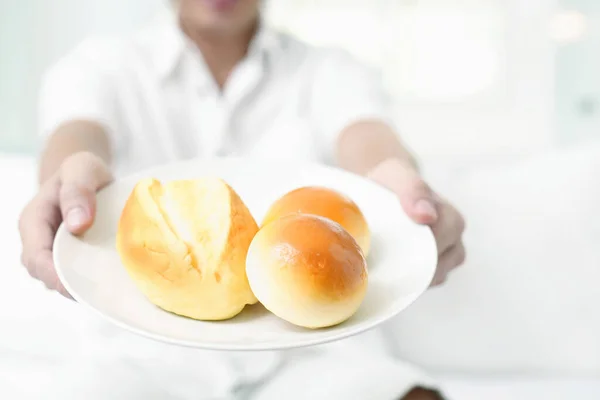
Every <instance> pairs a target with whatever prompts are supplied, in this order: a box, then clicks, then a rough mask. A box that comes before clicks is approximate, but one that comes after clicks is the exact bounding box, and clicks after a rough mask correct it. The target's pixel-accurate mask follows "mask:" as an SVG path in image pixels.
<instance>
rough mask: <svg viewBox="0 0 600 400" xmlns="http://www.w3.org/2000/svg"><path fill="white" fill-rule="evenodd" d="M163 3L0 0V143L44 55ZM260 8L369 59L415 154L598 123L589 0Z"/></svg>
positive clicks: (14, 146) (560, 137)
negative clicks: (384, 86) (391, 101)
mask: <svg viewBox="0 0 600 400" xmlns="http://www.w3.org/2000/svg"><path fill="white" fill-rule="evenodd" d="M165 3H166V1H164V0H129V1H126V2H123V1H119V0H86V1H85V2H83V1H79V0H53V1H51V2H49V1H46V0H28V1H21V0H2V1H1V2H0V60H1V62H0V76H1V77H2V80H1V85H0V150H2V151H4V152H30V151H32V149H33V148H34V137H35V132H36V121H35V117H36V114H35V105H36V104H35V103H36V93H37V88H38V84H39V81H40V76H41V74H42V72H43V71H44V70H45V69H46V68H47V67H48V66H49V65H50V64H51V63H53V62H55V61H56V60H57V58H58V57H60V56H61V55H63V54H64V53H65V52H67V51H68V50H69V49H71V48H72V47H73V46H74V45H75V44H77V43H78V42H79V41H81V40H82V38H83V37H85V36H88V35H95V34H105V33H122V32H127V31H130V30H133V29H136V28H138V27H139V26H140V25H142V24H144V23H145V22H147V21H149V20H150V19H151V18H153V17H154V16H155V15H156V14H157V13H159V12H160V11H161V8H163V7H164V6H165ZM267 8H268V12H267V15H268V18H267V19H268V21H269V23H270V24H272V25H274V26H277V27H279V28H281V29H283V30H286V31H290V32H292V33H294V34H296V35H298V36H299V37H301V38H303V39H305V40H306V41H309V42H311V43H314V44H334V45H339V46H342V47H345V48H346V49H348V50H350V51H351V52H352V53H354V54H355V55H357V56H358V57H360V58H361V59H363V60H364V61H366V62H368V63H370V64H372V65H373V66H375V67H377V68H379V69H380V70H381V71H382V73H383V74H384V77H385V81H386V83H387V87H388V88H389V90H390V91H391V92H392V94H393V96H394V98H395V101H396V105H397V113H396V116H397V118H398V122H399V124H400V126H401V127H402V128H403V130H404V132H403V133H404V135H405V137H406V138H407V140H408V141H409V143H410V144H411V145H412V147H413V148H415V150H416V151H417V152H419V153H420V154H421V155H422V156H424V157H429V158H435V159H436V160H440V159H441V158H440V157H443V158H447V157H449V158H455V157H457V156H458V157H460V158H461V159H462V160H465V161H468V160H471V159H486V160H493V159H495V158H496V157H503V158H505V157H518V156H520V155H523V154H528V153H530V152H532V151H537V150H539V149H543V148H546V147H548V146H554V145H559V144H560V145H563V144H570V143H572V142H575V141H578V140H581V139H585V138H587V137H589V136H593V134H594V132H597V131H598V129H599V128H600V110H599V109H598V106H599V104H598V101H599V99H598V96H599V95H600V77H599V76H598V73H597V71H600V56H598V51H593V50H592V49H593V48H594V47H595V46H597V45H598V42H599V41H600V31H599V30H600V27H599V25H598V24H597V23H596V20H597V18H598V13H599V11H600V3H599V2H597V1H594V0H560V1H559V0H527V1H522V0H369V1H366V0H318V1H317V0H285V1H270V2H267ZM66 15H68V16H69V17H68V18H67V17H66ZM331 27H334V28H333V29H332V28H331Z"/></svg>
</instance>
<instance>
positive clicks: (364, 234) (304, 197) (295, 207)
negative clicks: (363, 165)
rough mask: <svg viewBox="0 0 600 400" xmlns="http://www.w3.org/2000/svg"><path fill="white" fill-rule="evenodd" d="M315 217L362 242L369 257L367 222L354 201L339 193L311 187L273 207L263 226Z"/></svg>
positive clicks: (291, 193)
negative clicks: (292, 216)
mask: <svg viewBox="0 0 600 400" xmlns="http://www.w3.org/2000/svg"><path fill="white" fill-rule="evenodd" d="M297 213H303V214H313V215H318V216H320V217H325V218H329V219H330V220H332V221H335V222H337V223H338V224H340V225H341V226H343V227H344V229H346V230H347V231H348V233H350V235H352V236H353V237H354V239H355V240H356V241H357V242H358V244H359V246H360V248H361V249H362V251H363V253H364V254H365V256H367V255H368V254H369V250H370V247H371V233H370V231H369V226H368V224H367V220H366V219H365V217H364V216H363V214H362V212H361V211H360V209H359V208H358V206H357V205H356V203H354V202H353V201H352V199H350V198H348V197H347V196H344V195H343V194H341V193H338V192H337V191H335V190H332V189H328V188H324V187H316V186H309V187H303V188H300V189H296V190H293V191H291V192H289V193H287V194H286V195H284V196H283V197H281V198H280V199H278V200H277V201H276V202H275V203H273V204H272V205H271V207H270V208H269V210H268V212H267V215H266V216H265V218H264V219H263V226H264V225H266V224H268V223H269V222H271V221H275V220H276V219H278V218H281V217H284V216H286V215H290V214H297Z"/></svg>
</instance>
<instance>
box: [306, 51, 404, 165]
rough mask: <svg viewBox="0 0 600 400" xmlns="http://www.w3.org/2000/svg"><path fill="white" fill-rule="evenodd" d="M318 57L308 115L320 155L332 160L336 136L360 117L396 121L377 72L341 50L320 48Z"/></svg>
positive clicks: (329, 160)
mask: <svg viewBox="0 0 600 400" xmlns="http://www.w3.org/2000/svg"><path fill="white" fill-rule="evenodd" d="M317 58H318V60H317V61H316V62H315V69H314V80H313V85H312V91H311V101H310V109H311V116H312V122H313V124H314V129H315V130H316V131H317V132H318V140H317V141H318V144H319V149H320V151H321V152H322V156H323V157H324V158H325V159H326V160H327V161H328V162H332V161H333V158H334V155H335V144H336V142H337V138H338V136H339V134H340V133H341V132H342V131H343V130H344V129H345V128H347V127H348V126H350V125H352V124H353V123H355V122H359V121H363V120H378V121H382V122H384V123H386V124H388V125H390V126H392V127H393V128H395V126H394V125H395V124H394V121H393V118H392V112H391V100H390V97H389V95H388V94H387V93H386V91H385V90H384V88H383V82H382V78H381V74H380V73H378V71H376V70H375V69H372V68H369V67H368V66H367V65H365V64H363V63H361V62H359V61H358V60H357V59H355V58H353V57H352V56H351V55H350V54H348V53H346V52H343V51H327V52H325V51H323V52H322V53H321V54H320V56H319V57H317Z"/></svg>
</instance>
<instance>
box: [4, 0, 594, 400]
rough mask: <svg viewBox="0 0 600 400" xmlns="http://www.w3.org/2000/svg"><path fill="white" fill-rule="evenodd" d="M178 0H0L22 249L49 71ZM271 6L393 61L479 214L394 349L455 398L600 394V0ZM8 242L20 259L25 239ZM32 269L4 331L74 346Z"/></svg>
mask: <svg viewBox="0 0 600 400" xmlns="http://www.w3.org/2000/svg"><path fill="white" fill-rule="evenodd" d="M166 3H167V1H166V0H127V1H122V0H85V1H81V0H52V1H48V0H27V1H24V0H0V180H1V181H2V182H3V186H5V187H8V188H11V195H10V196H7V197H8V199H7V200H6V201H5V200H3V206H2V207H0V226H1V227H4V229H5V231H0V236H1V237H2V240H3V245H5V246H6V248H10V249H13V248H14V249H19V246H20V241H19V238H18V235H17V234H16V233H17V232H16V219H17V217H18V214H19V212H20V210H21V209H22V208H23V205H24V204H25V203H26V202H27V200H28V199H29V198H30V197H31V196H32V195H33V193H34V192H35V180H34V176H35V172H34V170H35V166H34V162H33V159H32V157H31V156H32V155H33V154H34V153H35V151H36V149H37V139H36V97H37V91H38V86H39V83H40V78H41V76H42V74H43V72H44V70H45V69H46V68H47V67H48V66H49V65H51V64H52V63H54V62H56V61H57V60H58V58H59V57H61V56H62V55H63V54H65V53H66V52H68V51H69V50H70V49H71V48H72V47H73V46H75V45H76V44H78V43H79V42H80V41H81V40H82V39H83V38H84V37H86V36H90V35H99V34H121V33H126V32H130V31H133V30H135V29H137V28H139V27H140V26H141V25H143V24H145V23H146V22H149V21H150V20H151V19H153V18H155V17H156V16H157V14H160V13H161V12H164V8H165V6H166ZM266 5H267V12H266V16H267V21H268V23H269V24H272V25H273V26H275V27H277V28H279V29H282V30H285V31H289V32H291V33H293V34H295V35H297V36H299V37H300V38H302V39H304V40H306V41H308V42H310V43H313V44H317V45H337V46H341V47H344V48H346V49H347V50H349V51H350V52H352V53H353V54H355V55H356V56H358V57H359V58H360V59H362V60H364V61H365V62H367V63H369V64H370V65H372V66H374V67H376V68H378V69H379V70H380V71H381V73H382V74H383V77H384V80H385V82H386V86H387V88H388V89H389V91H390V92H391V94H392V96H393V98H394V103H395V109H396V113H395V117H396V119H397V122H398V125H399V126H400V127H401V128H402V134H403V137H404V139H405V140H406V141H407V142H408V144H409V145H410V146H411V147H412V148H413V149H414V150H415V151H416V152H417V153H418V154H419V155H420V156H421V158H423V159H424V161H425V164H426V166H427V167H428V168H431V171H433V174H432V178H431V181H432V182H433V183H434V184H435V187H440V188H441V189H440V190H441V192H442V193H444V194H445V195H447V196H448V197H449V198H450V199H451V200H453V201H454V203H455V204H457V206H458V208H459V209H461V210H462V211H463V212H464V214H465V216H466V219H467V221H468V223H467V225H468V230H467V235H466V239H465V240H466V243H467V248H468V260H467V265H466V266H465V267H464V268H461V270H460V271H458V272H457V273H456V276H455V277H453V279H451V280H450V283H449V284H448V285H446V286H444V288H442V289H440V290H435V291H432V292H429V293H427V294H426V295H425V296H423V298H422V299H420V300H419V302H418V303H417V304H415V306H414V307H411V308H410V309H409V310H407V312H405V313H403V314H402V315H401V316H400V318H399V319H398V321H396V332H395V335H396V338H397V344H398V345H397V349H396V350H395V351H397V354H398V355H399V356H401V357H402V358H403V359H405V360H407V361H411V362H414V363H416V364H418V365H421V366H423V367H425V368H427V369H428V371H431V372H432V373H435V374H436V376H439V377H442V379H443V380H444V382H446V383H448V384H449V385H450V386H449V387H450V388H451V389H453V390H454V392H453V393H458V394H457V395H456V396H457V397H455V398H456V399H469V400H470V399H473V400H475V399H503V400H504V399H510V400H518V399H527V400H531V399H534V400H535V399H544V400H548V399H561V400H562V399H577V400H584V399H590V400H591V399H598V398H600V339H599V338H600V313H598V311H597V307H598V306H599V305H600V292H599V291H598V289H597V286H598V282H599V281H600V268H599V265H600V255H599V254H598V242H599V241H600V219H599V218H597V205H598V204H600V179H599V177H600V143H599V144H597V145H594V146H588V145H587V143H588V142H593V141H594V140H595V139H596V140H597V138H598V135H599V134H600V51H599V49H600V21H598V20H599V18H600V1H598V0H271V1H267V4H266ZM572 148H575V149H577V150H576V151H573V152H571V151H570V150H568V149H572ZM582 148H583V151H582V150H581V149H582ZM447 167H449V168H447ZM448 171H451V172H448ZM456 171H464V173H458V172H456ZM19 185H20V186H19ZM17 187H19V188H24V189H25V190H20V191H17V190H15V188H17ZM25 187H26V188H25ZM7 221H8V222H7ZM9 230H10V232H9ZM13 253H14V254H13ZM6 258H7V260H8V259H9V258H10V260H8V261H9V263H10V264H14V265H15V266H17V265H18V264H19V261H18V254H17V252H16V251H15V252H10V253H7V254H6ZM4 261H5V260H4V259H3V262H4ZM36 285H38V284H37V283H35V282H34V281H33V280H31V279H30V278H29V277H28V276H27V275H26V273H25V272H24V271H23V269H19V268H17V267H15V268H12V267H11V268H6V271H5V275H3V277H2V279H0V303H2V304H11V305H12V306H11V307H0V317H2V318H3V321H9V322H7V323H5V322H2V330H1V332H0V338H1V340H0V342H2V344H7V346H8V348H9V349H10V350H11V351H13V352H16V351H17V350H19V351H23V352H30V351H31V352H33V351H38V352H45V351H47V352H55V353H56V354H58V353H60V352H61V351H62V350H60V349H61V347H60V345H61V343H62V345H63V346H65V347H66V346H67V345H68V344H69V343H68V342H69V339H68V336H65V333H64V332H63V331H62V330H60V329H59V328H61V327H68V329H69V331H76V330H77V329H78V328H77V326H78V325H77V324H78V323H79V321H73V320H67V319H66V317H65V318H64V320H60V322H57V321H58V320H57V318H63V317H60V316H59V314H60V313H59V312H58V311H55V310H58V309H59V308H60V307H62V305H61V304H59V300H58V299H50V298H49V297H44V296H46V293H45V292H43V291H42V290H40V287H39V286H36ZM19 294H20V297H19V301H16V302H15V301H14V298H15V297H16V296H18V295H19ZM23 294H25V295H23ZM21 300H23V301H21ZM26 300H27V301H26ZM53 302H54V303H53ZM40 304H44V305H46V307H41V306H40ZM7 318H8V320H7ZM11 321H12V322H11ZM44 321H45V322H44ZM42 323H44V324H45V325H44V326H46V328H44V329H45V330H46V331H45V332H46V336H40V335H38V331H39V327H40V326H42V325H41V324H42ZM24 324H26V325H24ZM23 326H26V327H30V328H27V329H23ZM54 330H56V332H54ZM0 350H2V349H1V345H0ZM8 354H10V353H8ZM15 354H16V353H15ZM0 359H6V357H5V355H4V354H2V355H0ZM9 360H10V359H9ZM21 367H22V368H23V371H24V372H23V374H24V376H29V374H30V373H31V370H30V368H31V365H30V364H26V363H24V364H23V365H22V366H21ZM2 368H6V370H5V371H14V370H15V368H16V364H15V363H12V364H11V363H10V362H9V363H8V364H2V363H0V384H1V383H2V379H1V378H2V373H3V369H2ZM475 378H477V379H475ZM467 393H468V394H467Z"/></svg>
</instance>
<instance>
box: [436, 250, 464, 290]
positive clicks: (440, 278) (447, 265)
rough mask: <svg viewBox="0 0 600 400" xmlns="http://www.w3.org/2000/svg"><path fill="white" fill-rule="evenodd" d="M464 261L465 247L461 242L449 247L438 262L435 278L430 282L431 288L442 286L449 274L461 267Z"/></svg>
mask: <svg viewBox="0 0 600 400" xmlns="http://www.w3.org/2000/svg"><path fill="white" fill-rule="evenodd" d="M465 259H466V251H465V246H464V245H463V243H462V242H460V243H458V244H456V245H454V246H452V247H450V248H449V249H448V250H446V252H444V253H443V254H442V255H441V256H440V258H439V261H438V266H437V270H436V274H435V277H434V278H433V281H432V282H431V286H439V285H441V284H443V283H444V282H445V281H446V279H447V277H448V274H449V273H450V272H452V270H454V269H455V268H457V267H459V266H461V265H462V264H463V263H464V262H465Z"/></svg>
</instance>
